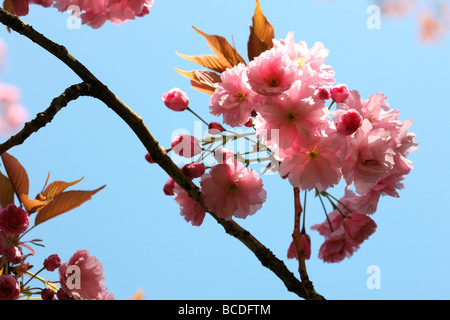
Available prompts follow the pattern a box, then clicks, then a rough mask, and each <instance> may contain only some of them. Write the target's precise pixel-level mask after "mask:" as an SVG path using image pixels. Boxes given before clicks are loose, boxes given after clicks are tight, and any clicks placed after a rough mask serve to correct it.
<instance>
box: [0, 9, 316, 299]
mask: <svg viewBox="0 0 450 320" xmlns="http://www.w3.org/2000/svg"><path fill="white" fill-rule="evenodd" d="M0 22H1V23H3V24H4V25H6V26H8V27H10V28H11V29H12V30H14V31H16V32H18V33H20V34H22V35H24V36H25V37H27V38H29V39H30V40H32V41H33V42H35V43H37V44H38V45H39V46H41V47H42V48H44V49H46V50H47V51H49V52H50V53H51V54H52V55H54V56H55V57H57V58H58V59H59V60H61V61H62V62H63V63H64V64H66V65H67V66H68V67H69V68H70V69H72V70H73V71H74V72H75V73H76V74H77V75H78V76H79V77H80V78H81V79H82V80H83V81H84V82H85V83H84V84H83V85H88V86H90V88H89V90H88V93H89V95H90V96H92V97H95V98H97V99H99V100H101V101H102V102H104V103H105V104H106V105H107V106H108V107H109V108H110V109H112V110H113V111H114V112H115V113H116V114H117V115H118V116H119V117H121V118H122V120H123V121H125V123H126V124H127V125H128V126H129V127H130V128H131V129H132V130H133V132H134V133H135V134H136V136H137V137H138V138H139V140H140V141H141V142H142V144H143V145H144V147H145V148H146V149H147V151H148V152H149V153H150V154H151V156H152V158H153V160H154V161H155V162H156V163H157V164H158V165H159V166H160V167H161V168H162V169H163V170H164V171H165V172H166V173H167V174H168V175H169V176H170V177H172V178H173V179H174V180H175V182H176V183H178V184H179V185H180V187H182V188H183V189H184V190H185V191H186V192H187V193H188V194H189V196H190V197H191V198H192V199H194V200H195V201H196V202H198V203H199V204H200V205H201V206H202V207H203V208H204V209H205V210H206V211H207V212H209V213H210V215H211V216H212V217H213V218H214V219H215V220H216V221H217V222H218V223H219V224H220V225H222V227H223V228H224V229H225V231H226V232H227V233H228V234H230V235H231V236H233V237H235V238H237V239H238V240H240V241H241V242H242V243H243V244H244V245H245V246H247V247H248V248H249V249H250V250H251V251H252V252H253V253H254V254H255V256H256V257H257V258H258V259H259V261H260V262H261V264H262V265H263V266H265V267H267V268H268V269H270V270H271V271H272V272H274V273H275V274H276V275H277V276H278V277H279V278H280V279H281V280H282V281H283V283H284V284H285V286H286V288H287V289H288V290H289V291H291V292H293V293H295V294H297V295H298V296H299V297H302V298H305V299H307V298H308V295H307V294H306V292H305V290H304V288H303V286H302V283H301V282H300V281H299V280H298V279H297V278H296V277H295V276H294V275H293V274H292V273H291V272H290V271H289V269H288V268H287V267H286V265H285V264H284V263H283V261H281V260H279V259H278V258H277V257H276V256H275V255H274V254H273V253H272V252H271V251H270V250H269V249H268V248H266V247H265V246H264V245H263V244H261V243H260V242H259V241H258V240H257V239H256V238H254V237H253V236H252V235H251V234H250V233H249V232H248V231H247V230H245V229H244V228H242V227H241V226H239V225H238V224H237V223H236V222H234V221H232V220H230V221H228V220H224V219H222V218H219V217H217V216H216V215H215V214H214V213H213V212H211V211H209V210H208V208H207V207H206V206H205V204H204V203H203V199H202V197H201V194H200V191H199V188H198V187H197V186H196V185H195V184H194V183H193V182H192V181H191V180H190V179H188V178H187V177H186V176H185V175H184V174H183V173H182V171H181V170H180V169H179V168H178V166H177V165H176V164H175V163H174V162H173V161H172V160H171V159H170V157H169V156H168V155H167V154H166V152H165V149H164V148H162V147H161V146H160V145H159V143H158V141H157V140H156V139H155V138H154V137H153V135H152V134H151V133H150V131H149V130H148V128H147V127H146V126H145V124H144V122H143V120H142V117H141V116H139V115H138V114H136V113H135V112H134V111H133V110H131V109H130V108H129V107H128V106H127V105H126V104H125V103H124V102H122V101H121V100H120V99H119V98H118V97H116V96H115V95H114V93H112V92H111V91H110V90H109V89H108V88H107V87H106V86H105V85H104V84H103V83H102V82H100V81H99V80H98V79H97V78H96V77H95V76H94V75H93V74H92V73H91V72H90V71H89V70H88V69H87V68H86V67H85V66H84V65H82V64H81V63H80V62H78V61H77V60H76V59H75V58H74V57H73V56H72V55H70V53H69V52H68V51H67V49H66V48H65V47H63V46H61V45H59V44H57V43H54V42H53V41H51V40H49V39H48V38H46V37H45V36H44V35H42V34H41V33H39V32H37V31H35V30H34V29H33V28H32V27H31V26H29V25H27V24H26V23H24V22H23V21H22V20H20V19H19V18H18V17H16V16H14V15H11V14H10V13H8V12H6V11H5V10H3V9H0ZM66 91H67V90H66ZM59 98H61V97H59ZM56 99H58V98H56ZM61 99H62V98H61ZM68 101H70V100H68ZM68 101H67V102H68ZM52 104H53V103H52ZM66 104H67V103H66ZM60 109H61V108H60ZM56 112H57V111H56ZM50 120H51V119H50ZM36 122H38V120H36ZM36 122H35V123H36ZM47 123H48V122H47ZM29 127H30V125H29ZM36 128H37V129H39V128H38V126H36V127H34V129H36ZM34 129H30V128H24V130H25V132H26V133H29V132H30V134H31V133H32V132H33V130H34ZM37 129H36V130H37ZM24 130H22V131H24ZM22 131H21V132H22ZM22 133H23V132H22ZM19 134H20V133H19ZM25 139H26V134H24V135H23V136H22V137H12V138H11V139H10V140H12V141H16V142H20V143H22V142H23V141H25ZM8 141H9V140H8ZM6 143H7V142H6ZM6 143H5V144H2V145H1V149H0V150H1V152H4V151H6V150H8V149H9V148H11V147H12V146H13V145H14V143H12V142H11V143H9V144H6Z"/></svg>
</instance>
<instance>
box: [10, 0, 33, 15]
mask: <svg viewBox="0 0 450 320" xmlns="http://www.w3.org/2000/svg"><path fill="white" fill-rule="evenodd" d="M11 2H12V7H13V11H14V14H15V15H17V16H26V15H27V14H28V11H29V8H28V4H29V1H28V0H12V1H11Z"/></svg>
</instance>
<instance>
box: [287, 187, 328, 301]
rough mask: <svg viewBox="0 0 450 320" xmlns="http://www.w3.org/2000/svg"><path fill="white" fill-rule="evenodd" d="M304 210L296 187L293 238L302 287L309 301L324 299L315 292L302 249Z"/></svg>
mask: <svg viewBox="0 0 450 320" xmlns="http://www.w3.org/2000/svg"><path fill="white" fill-rule="evenodd" d="M302 211H303V208H302V205H301V203H300V189H299V188H298V187H294V217H295V218H294V232H293V233H292V238H293V240H294V243H295V248H296V250H297V258H298V271H299V273H300V279H301V280H302V287H303V288H304V289H305V291H306V294H307V295H308V298H309V299H313V300H314V299H323V297H322V296H321V295H319V294H318V293H317V292H316V291H315V290H314V286H313V284H312V282H311V281H310V280H309V276H308V272H307V270H306V262H305V260H306V258H305V251H304V250H303V248H302V241H301V233H300V217H301V214H302Z"/></svg>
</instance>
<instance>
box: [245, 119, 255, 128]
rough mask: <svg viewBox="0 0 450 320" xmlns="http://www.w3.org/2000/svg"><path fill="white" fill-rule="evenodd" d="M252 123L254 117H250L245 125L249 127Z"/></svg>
mask: <svg viewBox="0 0 450 320" xmlns="http://www.w3.org/2000/svg"><path fill="white" fill-rule="evenodd" d="M252 125H253V119H252V118H249V119H248V120H247V122H246V123H244V126H246V127H248V128H250V127H251V126H252Z"/></svg>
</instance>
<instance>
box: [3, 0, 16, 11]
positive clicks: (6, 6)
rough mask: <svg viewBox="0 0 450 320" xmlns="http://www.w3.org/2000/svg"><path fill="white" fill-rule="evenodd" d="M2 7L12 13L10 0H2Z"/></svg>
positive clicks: (12, 8)
mask: <svg viewBox="0 0 450 320" xmlns="http://www.w3.org/2000/svg"><path fill="white" fill-rule="evenodd" d="M3 9H5V10H6V11H8V12H9V13H11V14H14V7H13V4H12V0H5V1H3Z"/></svg>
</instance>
